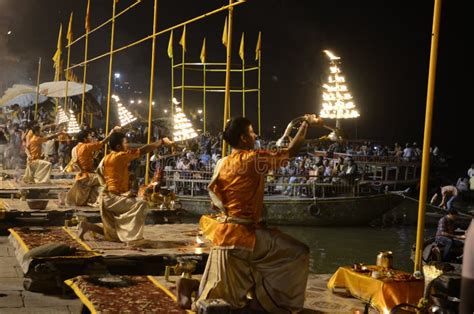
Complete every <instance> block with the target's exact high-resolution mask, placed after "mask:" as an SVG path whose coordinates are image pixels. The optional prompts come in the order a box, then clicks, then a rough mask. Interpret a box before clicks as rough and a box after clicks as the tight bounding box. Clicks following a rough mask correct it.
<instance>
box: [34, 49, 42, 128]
mask: <svg viewBox="0 0 474 314" xmlns="http://www.w3.org/2000/svg"><path fill="white" fill-rule="evenodd" d="M40 77H41V57H40V58H39V61H38V75H37V76H36V104H35V120H36V119H38V103H39V89H40Z"/></svg>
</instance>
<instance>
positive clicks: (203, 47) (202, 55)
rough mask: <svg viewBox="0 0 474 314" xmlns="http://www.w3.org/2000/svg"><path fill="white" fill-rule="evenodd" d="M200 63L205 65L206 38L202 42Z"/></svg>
mask: <svg viewBox="0 0 474 314" xmlns="http://www.w3.org/2000/svg"><path fill="white" fill-rule="evenodd" d="M200 58H201V63H206V38H204V40H203V41H202V48H201V57H200Z"/></svg>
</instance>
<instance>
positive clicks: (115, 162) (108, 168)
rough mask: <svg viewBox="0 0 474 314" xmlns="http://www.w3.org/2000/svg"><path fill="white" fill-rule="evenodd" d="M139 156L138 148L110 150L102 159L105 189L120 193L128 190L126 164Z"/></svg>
mask: <svg viewBox="0 0 474 314" xmlns="http://www.w3.org/2000/svg"><path fill="white" fill-rule="evenodd" d="M139 157H140V150H138V149H133V150H129V151H126V152H114V151H112V152H111V153H110V154H108V155H107V156H106V157H105V160H104V177H105V183H106V185H107V190H108V191H110V192H113V193H117V194H122V193H126V192H128V191H129V189H130V188H129V186H128V180H129V175H128V166H129V165H130V162H131V161H132V160H134V159H137V158H139Z"/></svg>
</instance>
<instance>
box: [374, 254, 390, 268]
mask: <svg viewBox="0 0 474 314" xmlns="http://www.w3.org/2000/svg"><path fill="white" fill-rule="evenodd" d="M377 266H380V267H383V268H392V266H393V254H392V251H381V252H379V254H377Z"/></svg>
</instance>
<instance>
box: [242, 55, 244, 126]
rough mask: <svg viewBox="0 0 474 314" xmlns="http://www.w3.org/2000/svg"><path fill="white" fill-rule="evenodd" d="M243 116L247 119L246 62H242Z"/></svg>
mask: <svg viewBox="0 0 474 314" xmlns="http://www.w3.org/2000/svg"><path fill="white" fill-rule="evenodd" d="M242 116H244V117H245V60H242Z"/></svg>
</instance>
